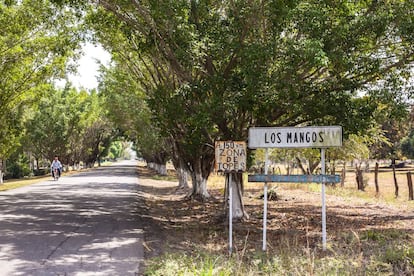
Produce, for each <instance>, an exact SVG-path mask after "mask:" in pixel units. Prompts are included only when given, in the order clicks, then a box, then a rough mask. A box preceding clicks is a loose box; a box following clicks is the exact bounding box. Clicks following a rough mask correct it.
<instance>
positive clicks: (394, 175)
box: [392, 161, 398, 198]
mask: <svg viewBox="0 0 414 276" xmlns="http://www.w3.org/2000/svg"><path fill="white" fill-rule="evenodd" d="M392 175H393V177H394V186H395V197H396V198H397V197H398V182H397V175H396V173H395V161H394V162H393V164H392Z"/></svg>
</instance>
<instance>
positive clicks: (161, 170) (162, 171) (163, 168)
mask: <svg viewBox="0 0 414 276" xmlns="http://www.w3.org/2000/svg"><path fill="white" fill-rule="evenodd" d="M158 173H159V174H160V175H164V176H166V175H168V173H167V165H166V164H165V163H164V164H158Z"/></svg>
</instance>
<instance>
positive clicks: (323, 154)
mask: <svg viewBox="0 0 414 276" xmlns="http://www.w3.org/2000/svg"><path fill="white" fill-rule="evenodd" d="M321 166H322V175H325V149H324V148H322V149H321ZM325 185H326V184H325V182H324V181H322V249H323V251H325V250H326V203H325Z"/></svg>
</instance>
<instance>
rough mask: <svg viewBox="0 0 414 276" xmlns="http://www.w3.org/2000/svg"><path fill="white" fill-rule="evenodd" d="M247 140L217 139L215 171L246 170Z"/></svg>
mask: <svg viewBox="0 0 414 276" xmlns="http://www.w3.org/2000/svg"><path fill="white" fill-rule="evenodd" d="M246 156H247V154H246V142H243V141H216V143H215V157H216V163H215V166H214V169H215V171H218V172H231V171H236V172H238V171H242V172H243V171H245V170H246Z"/></svg>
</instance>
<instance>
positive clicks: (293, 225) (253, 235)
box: [138, 167, 414, 258]
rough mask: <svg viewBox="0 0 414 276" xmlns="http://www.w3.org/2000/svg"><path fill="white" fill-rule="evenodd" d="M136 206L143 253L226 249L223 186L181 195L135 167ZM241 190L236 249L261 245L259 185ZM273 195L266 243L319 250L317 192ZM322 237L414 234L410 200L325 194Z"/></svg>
mask: <svg viewBox="0 0 414 276" xmlns="http://www.w3.org/2000/svg"><path fill="white" fill-rule="evenodd" d="M138 174H139V186H140V193H139V197H140V198H141V206H139V210H138V212H140V213H141V214H142V215H143V220H144V222H145V225H146V227H147V233H148V235H147V238H146V244H145V245H146V249H147V250H146V251H147V257H148V258H150V257H153V256H157V255H159V254H161V253H162V252H176V251H182V252H187V253H189V254H191V253H192V252H196V251H198V250H199V249H205V250H208V251H209V252H212V253H214V252H217V253H219V254H221V253H224V254H225V253H226V252H227V251H228V223H227V219H226V216H225V214H224V210H223V196H222V194H223V188H213V189H209V192H210V194H211V195H212V196H213V199H211V200H209V201H207V202H204V203H202V202H198V201H194V200H187V199H185V195H186V193H187V191H183V190H177V182H171V181H161V180H154V179H153V178H152V177H153V176H154V175H155V173H154V172H152V171H150V170H148V169H147V168H145V167H138ZM256 187H257V188H252V187H250V188H249V187H247V188H246V190H245V197H244V200H245V206H246V209H247V212H248V214H249V215H250V218H249V219H248V220H245V221H241V222H235V223H234V224H233V229H234V231H233V233H234V234H233V237H234V249H235V250H236V251H242V250H243V251H261V248H262V229H263V225H262V223H263V220H262V218H263V199H260V195H261V194H262V193H263V191H262V187H263V186H262V185H257V186H256ZM276 191H277V195H278V200H275V201H269V204H268V224H267V230H268V231H267V247H268V251H269V252H277V251H278V250H281V247H283V246H286V245H287V246H290V245H291V246H303V247H304V248H313V249H315V250H316V251H318V252H321V250H320V248H321V195H320V193H318V192H312V191H304V190H294V189H286V188H279V189H277V190H276ZM326 204H327V234H328V243H330V242H331V243H332V242H335V241H339V240H341V239H346V236H347V235H353V234H360V233H363V232H364V231H368V230H374V229H375V230H378V231H384V233H387V231H390V232H392V231H395V230H401V231H404V232H406V233H408V234H409V235H410V236H413V237H414V235H413V234H414V205H413V204H411V203H408V204H407V205H404V206H403V207H396V206H391V205H386V204H384V203H380V202H375V201H372V202H371V201H370V202H367V201H365V200H362V199H359V198H349V197H348V198H342V197H338V196H329V195H327V196H326Z"/></svg>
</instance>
